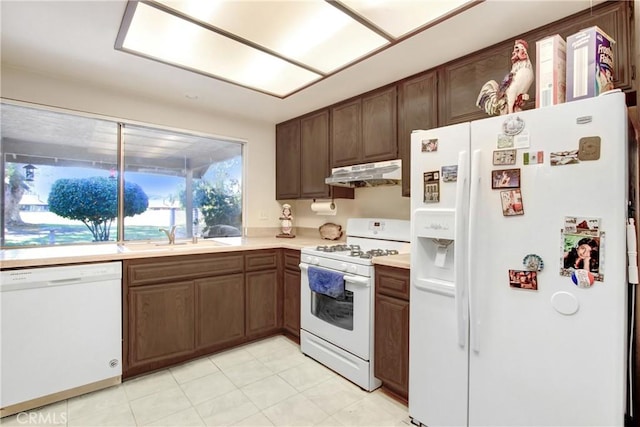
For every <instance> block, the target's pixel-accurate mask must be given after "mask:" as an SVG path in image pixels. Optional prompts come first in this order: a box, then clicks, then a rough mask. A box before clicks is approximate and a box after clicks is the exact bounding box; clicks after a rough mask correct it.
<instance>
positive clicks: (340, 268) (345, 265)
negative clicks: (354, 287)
mask: <svg viewBox="0 0 640 427" xmlns="http://www.w3.org/2000/svg"><path fill="white" fill-rule="evenodd" d="M338 270H340V271H347V263H346V262H343V263H341V264H340V267H338Z"/></svg>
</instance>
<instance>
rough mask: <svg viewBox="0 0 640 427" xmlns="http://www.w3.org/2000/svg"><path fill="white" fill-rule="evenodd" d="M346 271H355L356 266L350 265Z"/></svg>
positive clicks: (356, 269)
mask: <svg viewBox="0 0 640 427" xmlns="http://www.w3.org/2000/svg"><path fill="white" fill-rule="evenodd" d="M348 271H349V273H356V272H357V271H358V267H356V266H355V265H350V266H349V270H348Z"/></svg>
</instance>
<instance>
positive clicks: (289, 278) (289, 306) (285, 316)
mask: <svg viewBox="0 0 640 427" xmlns="http://www.w3.org/2000/svg"><path fill="white" fill-rule="evenodd" d="M299 264H300V251H294V250H289V249H285V252H284V273H283V280H282V285H283V291H284V305H283V307H282V311H283V313H282V326H283V327H284V330H285V331H286V332H288V333H289V334H291V335H293V336H294V337H296V338H300V267H299Z"/></svg>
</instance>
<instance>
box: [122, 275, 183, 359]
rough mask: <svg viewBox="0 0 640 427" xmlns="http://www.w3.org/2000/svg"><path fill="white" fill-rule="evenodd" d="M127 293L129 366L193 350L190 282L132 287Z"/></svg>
mask: <svg viewBox="0 0 640 427" xmlns="http://www.w3.org/2000/svg"><path fill="white" fill-rule="evenodd" d="M129 293H130V305H129V311H130V314H129V340H130V342H132V343H134V345H132V346H129V364H130V366H132V367H135V366H138V365H141V364H148V363H151V362H156V361H160V360H162V359H165V358H171V357H176V356H180V355H184V354H188V353H191V352H192V351H193V350H194V345H195V331H194V318H195V317H194V316H195V313H194V307H193V301H194V292H193V282H191V281H189V282H177V283H168V284H162V285H151V286H142V287H136V288H132V289H130V291H129Z"/></svg>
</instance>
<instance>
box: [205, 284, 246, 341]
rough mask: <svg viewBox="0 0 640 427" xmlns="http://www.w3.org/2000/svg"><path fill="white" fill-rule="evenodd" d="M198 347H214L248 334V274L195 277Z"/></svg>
mask: <svg viewBox="0 0 640 427" xmlns="http://www.w3.org/2000/svg"><path fill="white" fill-rule="evenodd" d="M195 287H196V301H197V306H196V319H197V323H196V347H197V348H198V349H201V348H212V347H216V346H220V345H223V344H225V343H227V342H229V341H234V340H239V339H242V338H243V337H244V318H245V313H244V277H243V275H242V274H231V275H228V276H221V277H209V278H206V279H199V280H196V281H195Z"/></svg>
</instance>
